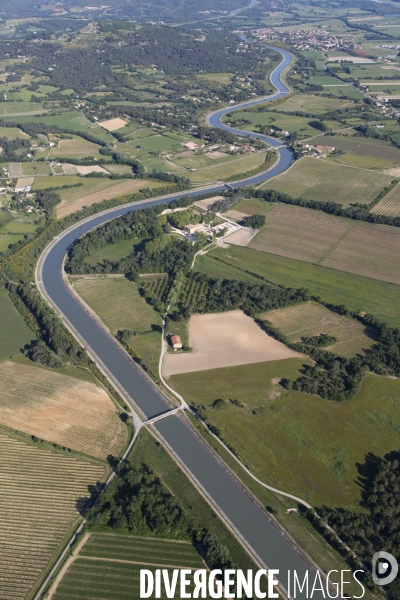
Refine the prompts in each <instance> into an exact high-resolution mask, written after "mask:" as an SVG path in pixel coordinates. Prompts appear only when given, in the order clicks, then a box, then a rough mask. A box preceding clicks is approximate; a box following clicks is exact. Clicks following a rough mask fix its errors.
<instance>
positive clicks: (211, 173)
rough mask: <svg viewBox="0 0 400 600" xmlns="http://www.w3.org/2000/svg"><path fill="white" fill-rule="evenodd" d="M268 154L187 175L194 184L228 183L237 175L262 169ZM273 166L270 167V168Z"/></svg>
mask: <svg viewBox="0 0 400 600" xmlns="http://www.w3.org/2000/svg"><path fill="white" fill-rule="evenodd" d="M265 157H266V152H259V153H257V154H252V155H251V156H245V157H243V158H238V159H236V160H231V161H230V162H229V163H225V164H222V165H217V166H215V167H210V168H207V169H200V170H198V171H196V172H195V173H187V174H186V175H185V176H187V177H188V178H189V179H190V181H191V182H192V183H202V182H205V181H219V180H221V181H226V180H228V179H231V178H232V177H234V176H235V175H237V176H239V175H240V174H242V173H247V172H248V171H251V170H253V169H257V168H258V167H261V165H262V164H263V163H264V162H265ZM270 166H271V165H268V167H270Z"/></svg>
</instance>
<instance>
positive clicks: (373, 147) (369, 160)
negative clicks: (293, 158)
mask: <svg viewBox="0 0 400 600" xmlns="http://www.w3.org/2000/svg"><path fill="white" fill-rule="evenodd" d="M310 142H311V143H312V144H327V145H329V146H334V147H335V148H337V149H338V150H343V151H344V154H341V155H340V156H337V157H333V158H330V159H329V160H334V161H335V162H338V163H342V164H345V165H348V166H352V167H358V168H364V169H374V170H375V169H387V168H390V167H397V166H398V165H399V164H400V150H399V148H396V146H394V145H393V144H391V143H390V142H385V141H384V140H375V139H373V138H363V137H358V136H352V135H335V136H330V135H327V136H318V137H315V138H314V139H312V140H310Z"/></svg>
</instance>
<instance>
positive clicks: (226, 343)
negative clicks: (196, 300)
mask: <svg viewBox="0 0 400 600" xmlns="http://www.w3.org/2000/svg"><path fill="white" fill-rule="evenodd" d="M189 339H190V345H191V346H192V347H193V352H190V353H175V354H165V355H164V360H163V367H162V369H163V374H164V376H166V377H170V376H171V375H177V374H178V373H192V372H195V371H206V370H209V369H217V368H219V367H231V366H236V365H245V364H253V363H258V362H266V361H270V360H280V359H285V358H299V357H301V356H302V355H301V354H299V353H298V352H293V351H292V350H290V349H289V348H287V347H286V346H285V345H284V344H282V343H281V342H278V341H277V340H275V339H274V338H272V337H271V336H269V335H267V334H266V333H265V332H263V331H262V329H260V328H259V327H258V325H256V323H255V322H254V320H253V319H252V318H251V317H248V316H246V315H245V314H244V313H243V311H241V310H232V311H229V312H225V313H211V314H204V315H192V317H191V318H190V321H189ZM210 339H212V340H213V342H212V344H210Z"/></svg>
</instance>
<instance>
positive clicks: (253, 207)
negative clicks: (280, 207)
mask: <svg viewBox="0 0 400 600" xmlns="http://www.w3.org/2000/svg"><path fill="white" fill-rule="evenodd" d="M272 207H273V204H271V203H270V202H265V200H258V199H257V198H249V199H245V200H241V201H240V202H238V203H237V204H235V205H234V207H233V208H234V209H235V210H238V211H241V212H244V213H246V214H247V215H265V214H266V213H267V212H268V211H269V210H270V209H271V208H272Z"/></svg>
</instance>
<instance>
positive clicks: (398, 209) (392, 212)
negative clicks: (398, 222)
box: [371, 183, 400, 217]
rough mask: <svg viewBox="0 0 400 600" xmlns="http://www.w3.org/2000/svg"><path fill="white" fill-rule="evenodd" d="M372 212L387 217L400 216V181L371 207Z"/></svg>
mask: <svg viewBox="0 0 400 600" xmlns="http://www.w3.org/2000/svg"><path fill="white" fill-rule="evenodd" d="M371 212H372V213H375V214H377V215H386V216H387V217H400V183H398V184H397V185H396V187H394V188H393V189H392V190H391V191H390V192H389V193H388V194H386V196H384V197H383V198H382V200H380V202H378V204H377V205H376V206H374V207H373V208H371Z"/></svg>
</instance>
